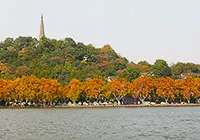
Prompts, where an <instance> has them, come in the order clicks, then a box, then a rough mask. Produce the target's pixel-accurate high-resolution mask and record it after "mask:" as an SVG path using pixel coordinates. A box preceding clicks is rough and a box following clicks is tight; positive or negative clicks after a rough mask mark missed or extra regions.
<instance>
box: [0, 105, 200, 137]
mask: <svg viewBox="0 0 200 140" xmlns="http://www.w3.org/2000/svg"><path fill="white" fill-rule="evenodd" d="M0 139H2V140H27V139H28V140H162V139H163V140H164V139H170V140H172V139H174V140H199V139H200V107H164V108H84V109H83V108H81V109H66V108H65V109H1V110H0Z"/></svg>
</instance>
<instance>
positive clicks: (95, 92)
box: [83, 77, 104, 100]
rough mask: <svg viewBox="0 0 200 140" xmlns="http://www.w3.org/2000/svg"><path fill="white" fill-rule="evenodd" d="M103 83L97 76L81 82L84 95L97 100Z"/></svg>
mask: <svg viewBox="0 0 200 140" xmlns="http://www.w3.org/2000/svg"><path fill="white" fill-rule="evenodd" d="M103 85H104V82H103V80H102V79H101V78H99V77H97V78H94V79H89V80H88V81H86V82H85V83H83V86H84V92H85V93H86V97H87V98H89V99H94V100H97V99H98V98H99V95H100V94H101V92H102V87H103Z"/></svg>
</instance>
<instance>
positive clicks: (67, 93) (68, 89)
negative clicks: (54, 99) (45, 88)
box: [62, 78, 83, 102]
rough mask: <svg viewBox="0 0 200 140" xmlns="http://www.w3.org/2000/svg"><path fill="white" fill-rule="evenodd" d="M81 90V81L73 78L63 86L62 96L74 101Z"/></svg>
mask: <svg viewBox="0 0 200 140" xmlns="http://www.w3.org/2000/svg"><path fill="white" fill-rule="evenodd" d="M82 92H83V87H82V82H80V81H79V80H77V79H76V78H73V79H72V80H71V81H70V83H69V84H67V85H66V86H65V87H64V88H63V90H62V96H63V98H66V99H70V100H71V101H72V102H75V101H77V100H78V99H79V97H80V95H81V93H82Z"/></svg>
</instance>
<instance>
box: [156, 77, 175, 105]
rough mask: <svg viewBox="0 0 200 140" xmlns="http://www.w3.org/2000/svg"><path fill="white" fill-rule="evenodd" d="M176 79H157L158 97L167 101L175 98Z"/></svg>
mask: <svg viewBox="0 0 200 140" xmlns="http://www.w3.org/2000/svg"><path fill="white" fill-rule="evenodd" d="M174 84H175V82H174V80H173V79H172V78H170V77H167V78H157V79H156V83H155V85H156V93H157V95H158V97H161V98H164V99H165V102H166V103H167V102H168V100H169V99H170V98H171V99H172V100H174V97H175V96H174V88H175V87H174Z"/></svg>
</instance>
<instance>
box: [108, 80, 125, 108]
mask: <svg viewBox="0 0 200 140" xmlns="http://www.w3.org/2000/svg"><path fill="white" fill-rule="evenodd" d="M105 86H106V87H104V89H107V91H106V92H105V91H104V92H105V93H104V94H106V96H110V97H112V96H113V97H114V99H115V100H116V101H117V103H118V105H120V104H121V102H120V100H121V99H122V98H123V97H124V96H126V95H127V93H128V82H127V81H126V79H124V78H122V79H114V80H112V81H110V82H108V83H107V84H106V85H105Z"/></svg>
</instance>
